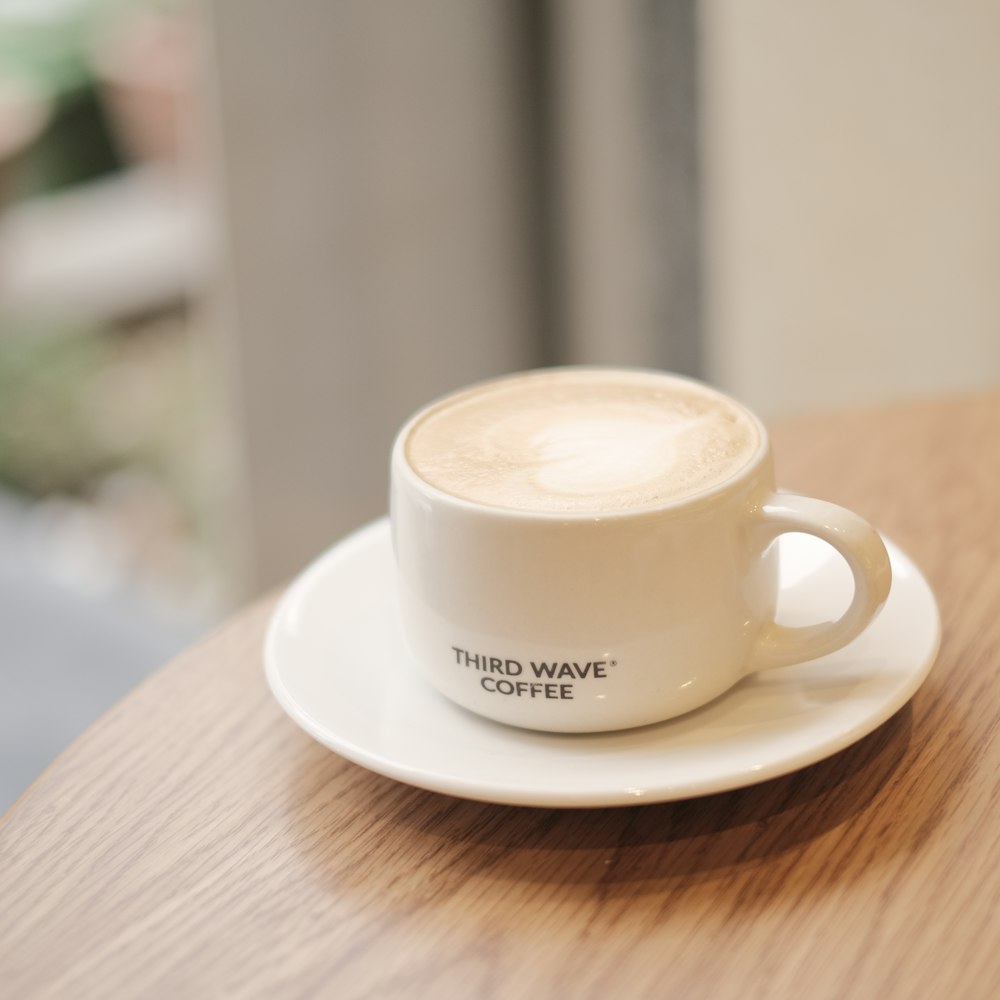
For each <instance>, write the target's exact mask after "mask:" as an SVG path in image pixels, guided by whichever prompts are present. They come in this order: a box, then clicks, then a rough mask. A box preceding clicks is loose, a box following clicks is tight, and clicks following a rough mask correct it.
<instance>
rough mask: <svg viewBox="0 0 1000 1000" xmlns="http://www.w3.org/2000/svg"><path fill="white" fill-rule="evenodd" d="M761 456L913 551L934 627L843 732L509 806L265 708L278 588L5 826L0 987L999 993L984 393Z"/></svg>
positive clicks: (893, 413) (173, 669) (997, 736)
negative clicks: (841, 746) (698, 771)
mask: <svg viewBox="0 0 1000 1000" xmlns="http://www.w3.org/2000/svg"><path fill="white" fill-rule="evenodd" d="M775 449H776V454H777V462H778V470H779V477H780V479H781V480H782V482H783V484H784V485H786V486H788V487H789V488H794V489H800V490H803V491H811V492H814V493H817V494H819V495H821V496H827V497H829V498H831V499H834V500H837V501H839V502H841V503H844V504H847V505H849V506H851V507H853V508H855V509H856V510H858V511H860V512H862V513H863V514H865V515H866V516H868V517H869V518H870V519H871V520H873V521H874V522H875V523H876V524H877V525H879V526H880V527H881V528H882V529H883V530H884V531H885V532H886V533H887V534H889V535H890V536H891V537H892V538H894V539H895V540H896V541H897V542H898V543H899V544H900V545H901V546H902V547H903V548H904V549H905V550H906V551H907V552H909V553H910V555H912V556H913V558H914V559H915V560H916V562H917V563H918V565H920V566H921V567H922V568H923V570H924V571H925V573H926V574H927V576H928V578H929V580H930V582H931V584H932V586H933V587H934V589H935V590H936V592H937V595H938V598H939V600H940V604H941V611H942V616H943V622H944V641H943V645H942V650H941V654H940V657H939V660H938V663H937V666H936V667H935V669H934V670H933V672H932V673H931V676H930V679H929V680H928V682H927V683H926V685H925V686H924V687H923V688H922V689H921V691H920V692H919V693H918V694H917V696H916V697H915V698H914V700H913V701H912V703H911V704H910V705H909V706H907V707H906V708H904V709H903V710H901V711H900V712H899V713H897V715H896V716H895V717H894V718H892V719H891V720H890V721H889V722H887V723H886V724H885V725H884V726H882V727H881V728H880V729H878V730H877V731H876V732H875V733H873V734H872V735H870V736H868V737H867V738H865V739H864V740H862V741H861V742H860V743H858V744H856V745H855V746H854V747H852V748H851V749H849V750H846V751H844V752H843V753H840V754H838V755H837V756H836V757H834V758H832V759H830V760H827V761H825V762H823V763H820V764H817V765H815V766H813V767H810V768H808V769H806V770H804V771H801V772H799V773H797V774H793V775H789V776H788V777H785V778H780V779H777V780H774V781H770V782H767V783H766V784H763V785H758V786H756V787H754V788H749V789H744V790H742V791H737V792H733V793H729V794H724V795H714V796H711V797H708V798H703V799H697V800H692V801H688V802H681V803H675V804H666V805H653V806H642V807H636V808H631V809H609V810H567V811H556V810H545V809H527V808H509V807H501V806H492V805H484V804H479V803H474V802H466V801H461V800H458V799H452V798H449V797H447V796H443V795H438V794H434V793H430V792H423V791H418V790H416V789H413V788H410V787H407V786H404V785H400V784H396V783H395V782H393V781H390V780H388V779H386V778H382V777H379V776H377V775H374V774H371V773H369V772H367V771H364V770H362V769H361V768H359V767H357V766H355V765H353V764H350V763H347V762H346V761H344V760H342V759H340V758H339V757H337V756H335V755H334V754H332V753H330V752H328V751H327V750H324V749H323V748H322V747H320V746H319V745H317V744H315V743H313V742H312V741H311V740H310V739H309V738H308V737H307V736H305V735H304V734H303V733H302V732H300V731H299V730H298V729H297V728H296V727H295V726H294V725H293V724H292V723H291V722H290V721H289V720H288V719H287V718H286V717H285V716H284V715H283V714H282V713H281V711H280V710H279V709H278V707H277V705H276V704H275V703H274V702H273V701H272V699H271V697H270V695H269V693H268V691H267V689H266V687H265V684H264V679H263V675H262V671H261V656H260V648H261V638H262V635H263V630H264V627H265V623H266V621H267V618H268V615H269V614H270V612H271V610H272V608H273V605H274V599H273V598H270V599H268V600H265V601H262V602H261V603H259V604H257V605H255V606H254V607H251V608H250V609H249V610H247V611H246V612H244V613H243V614H240V615H239V616H237V617H236V618H235V619H234V620H233V621H231V622H230V623H229V624H228V625H227V626H225V627H224V628H223V629H221V630H220V631H219V632H217V633H216V634H215V635H214V636H212V637H211V638H209V639H208V640H206V641H205V642H203V643H202V644H201V645H199V646H198V647H196V648H194V649H192V650H191V651H190V652H189V653H187V654H186V655H184V656H182V657H181V658H180V659H178V660H176V661H175V662H173V663H171V664H169V665H168V666H166V667H165V668H163V669H162V670H161V671H160V672H159V673H158V674H157V675H156V676H154V677H153V678H152V679H151V680H149V681H148V682H147V683H145V684H144V685H142V686H141V687H140V688H139V689H138V690H136V691H135V692H134V693H133V694H132V695H131V696H130V697H128V698H126V699H125V700H124V701H123V702H122V703H121V704H120V705H118V706H117V707H116V708H115V709H114V710H112V711H111V712H110V713H109V714H108V715H107V716H105V717H104V718H103V719H102V720H101V721H100V722H99V723H97V724H96V725H95V726H94V727H93V728H92V729H91V730H90V731H89V732H88V733H87V734H86V735H85V736H84V737H83V738H82V739H80V740H79V741H77V743H76V744H75V745H74V746H73V747H71V748H70V749H69V750H68V751H67V752H66V753H65V754H63V756H62V757H61V758H60V759H59V760H58V761H57V762H56V763H55V764H54V765H53V766H52V767H51V768H50V769H49V770H48V772H47V773H46V774H45V775H44V776H43V777H42V778H41V779H40V780H39V781H37V782H36V783H35V785H34V786H33V787H32V788H31V789H30V790H29V791H28V792H27V794H26V795H25V796H24V797H23V798H22V799H21V801H20V802H19V803H18V804H17V805H16V806H15V807H14V809H13V810H12V811H11V812H10V813H9V814H8V816H7V819H6V822H5V824H4V825H3V826H2V828H0V993H2V994H3V995H4V996H5V997H11V998H29V997H30V998H34V997H72V998H84V997H100V998H116V997H120V996H121V997H170V998H190V997H202V996H204V997H222V996H226V997H230V996H232V997H244V996H252V997H257V996H261V997H308V996H318V995H329V996H332V997H337V998H342V1000H348V998H354V997H373V998H381V997H420V998H425V997H445V996H456V997H479V996H483V997H516V998H521V997H532V998H536V997H548V996H557V997H559V998H560V1000H563V998H577V997H596V998H604V997H610V996H619V997H626V998H632V997H657V998H660V997H667V996H676V997H684V998H692V997H711V998H713V1000H715V998H726V997H740V998H748V997H766V998H769V1000H770V998H775V997H789V998H796V1000H798V998H802V997H809V998H811V1000H813V998H824V997H831V998H833V997H836V998H840V997H852V998H854V997H878V998H886V997H900V998H902V997H906V998H910V997H928V998H948V1000H951V998H961V1000H969V998H976V997H982V998H987V997H989V998H993V997H997V996H1000V916H998V915H997V907H998V903H1000V526H998V522H1000V396H996V395H992V396H980V397H976V398H968V399H956V400H945V401H939V402H933V403H926V404H914V405H906V406H900V407H895V408H891V409H885V410H872V411H868V412H854V413H849V414H846V415H838V416H836V417H829V418H828V417H813V418H809V419H804V420H798V421H794V422H786V423H784V424H782V425H780V426H779V427H777V429H776V432H775Z"/></svg>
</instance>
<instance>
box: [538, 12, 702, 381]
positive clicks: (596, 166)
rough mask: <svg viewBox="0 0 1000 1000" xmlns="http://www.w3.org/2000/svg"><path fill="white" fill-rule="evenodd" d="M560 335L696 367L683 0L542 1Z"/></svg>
mask: <svg viewBox="0 0 1000 1000" xmlns="http://www.w3.org/2000/svg"><path fill="white" fill-rule="evenodd" d="M551 9H552V25H551V38H552V46H551V48H552V55H553V91H554V95H553V96H554V105H555V109H556V111H555V113H554V114H553V115H552V118H553V122H554V152H555V156H554V168H553V169H554V179H553V180H552V181H550V187H551V190H552V191H553V194H554V197H555V199H556V201H557V207H556V211H555V218H556V220H557V221H556V229H557V237H556V239H555V241H554V242H555V247H556V253H555V259H556V262H557V263H556V271H557V274H558V285H559V294H558V296H557V301H558V308H557V310H556V311H557V313H558V314H559V317H560V322H559V326H560V335H559V342H560V346H561V354H562V356H563V358H564V359H565V360H567V361H572V362H583V363H592V364H593V363H597V364H631V365H646V366H655V367H659V368H666V369H670V370H674V371H679V372H683V373H686V374H691V375H698V374H700V373H701V347H700V345H701V316H702V302H701V280H700V274H701V254H700V244H701V241H700V235H699V234H700V228H701V198H700V185H699V181H698V168H699V164H698V87H697V80H698V42H697V18H696V5H695V2H694V0H552V4H551Z"/></svg>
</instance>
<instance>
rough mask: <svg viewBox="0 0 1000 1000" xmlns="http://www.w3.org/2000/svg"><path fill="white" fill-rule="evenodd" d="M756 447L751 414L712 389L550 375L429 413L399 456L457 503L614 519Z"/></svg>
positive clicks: (650, 379)
mask: <svg viewBox="0 0 1000 1000" xmlns="http://www.w3.org/2000/svg"><path fill="white" fill-rule="evenodd" d="M759 444H760V439H759V433H758V430H757V427H756V424H755V423H754V422H753V420H752V419H751V418H750V417H749V416H748V414H747V413H745V412H744V411H743V410H742V409H741V408H740V407H738V406H736V405H735V404H733V403H732V402H730V401H729V400H727V399H726V398H725V397H723V396H721V395H719V394H717V393H715V392H714V391H713V390H711V389H708V388H703V387H701V386H699V385H697V384H694V383H690V382H687V381H685V380H683V379H678V378H674V377H671V376H667V375H658V374H655V373H652V372H633V371H617V370H607V369H604V370H602V369H552V370H549V371H541V372H534V373H531V374H528V375H522V376H519V377H516V378H513V379H501V380H499V381H496V382H492V383H487V384H485V385H482V386H479V387H476V388H473V389H470V390H467V391H465V392H462V393H459V394H458V395H456V396H453V397H450V398H449V399H447V400H444V401H443V402H442V403H440V404H438V405H437V406H436V407H432V408H431V409H430V410H429V411H428V412H427V413H426V414H424V416H423V417H422V418H421V419H420V420H419V421H418V422H417V423H416V424H415V426H414V427H413V428H412V429H411V431H410V434H409V437H408V439H407V441H406V456H407V458H408V460H409V462H410V465H411V467H412V468H413V469H414V471H416V473H417V474H418V475H419V476H420V477H421V478H423V479H424V480H425V481H426V482H428V483H430V484H431V485H432V486H434V487H436V488H437V489H439V490H442V491H443V492H445V493H449V494H451V495H453V496H456V497H459V498H461V499H464V500H470V501H473V502H477V503H483V504H489V505H491V506H495V507H505V508H510V509H514V510H525V511H539V512H560V511H562V512H595V513H597V512H600V513H611V512H614V511H622V510H632V509H637V508H643V507H650V506H655V505H657V504H661V503H667V502H670V501H672V500H679V499H682V498H684V497H687V496H692V495H694V494H696V493H699V492H702V491H703V490H707V489H711V488H712V487H713V486H717V485H719V484H720V483H722V482H725V481H726V480H727V479H729V478H730V477H732V476H733V475H735V474H736V473H737V472H738V471H739V470H740V469H741V468H743V467H744V466H745V465H746V464H747V463H748V462H749V461H750V459H751V458H752V457H753V456H754V455H755V454H756V452H757V449H758V447H759Z"/></svg>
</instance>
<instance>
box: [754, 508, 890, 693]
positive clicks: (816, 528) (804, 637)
mask: <svg viewBox="0 0 1000 1000" xmlns="http://www.w3.org/2000/svg"><path fill="white" fill-rule="evenodd" d="M757 514H758V517H759V518H760V519H761V520H760V521H759V522H758V528H759V530H760V531H762V532H763V533H764V535H765V537H768V536H769V538H770V539H771V540H773V539H775V538H777V537H778V536H779V535H781V534H784V533H785V532H789V531H800V532H804V533H805V534H807V535H815V536H816V537H817V538H821V539H822V540H823V541H824V542H827V543H829V544H830V545H832V546H833V547H834V548H835V549H836V550H837V551H838V552H839V553H840V555H841V556H843V557H844V559H845V560H846V562H847V565H848V566H849V567H850V569H851V573H852V574H853V575H854V597H853V599H852V600H851V605H850V607H849V608H848V609H847V610H846V611H845V612H844V613H843V614H842V615H841V616H840V618H838V619H837V620H836V621H830V622H822V623H819V624H816V625H805V626H800V627H798V628H789V627H787V626H785V625H779V624H777V622H771V623H770V624H768V625H765V626H764V628H763V630H762V631H761V634H760V637H759V639H758V641H757V647H756V649H755V651H754V654H753V656H752V658H751V661H750V664H749V666H748V669H747V672H748V673H755V672H756V671H758V670H767V669H768V668H770V667H782V666H787V665H788V664H792V663H801V662H802V661H803V660H813V659H815V658H816V657H818V656H825V655H826V654H827V653H832V652H833V651H834V650H836V649H840V647H841V646H846V645H847V643H849V642H850V641H851V640H852V639H854V638H855V637H856V636H857V635H858V634H859V633H860V632H861V631H862V630H863V629H864V628H865V627H866V626H867V625H868V623H869V622H870V621H871V620H872V619H873V618H874V617H875V615H876V614H877V612H878V611H879V609H880V608H881V607H882V605H883V604H884V603H885V599H886V598H887V597H888V596H889V586H890V584H891V582H892V569H891V567H890V565H889V553H888V552H886V549H885V544H884V543H883V541H882V539H881V537H880V536H879V533H878V532H877V531H876V530H875V529H874V528H873V527H872V526H871V525H870V524H868V522H867V521H865V520H864V519H863V518H861V517H859V516H858V515H857V514H855V513H853V512H852V511H849V510H846V509H845V508H843V507H838V506H837V505H836V504H832V503H827V502H826V501H825V500H816V499H815V498H813V497H804V496H800V495H798V494H797V493H781V492H779V493H774V494H772V495H771V497H770V498H769V499H768V500H767V502H765V503H763V504H762V505H761V506H760V508H758V511H757Z"/></svg>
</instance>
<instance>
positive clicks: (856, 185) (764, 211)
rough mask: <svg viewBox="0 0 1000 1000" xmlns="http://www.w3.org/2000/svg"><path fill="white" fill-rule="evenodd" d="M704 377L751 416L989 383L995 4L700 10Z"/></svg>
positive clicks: (995, 323) (996, 201) (995, 293)
mask: <svg viewBox="0 0 1000 1000" xmlns="http://www.w3.org/2000/svg"><path fill="white" fill-rule="evenodd" d="M701 53H702V67H701V80H702V98H703V99H702V107H701V122H702V135H703V137H704V141H703V147H702V163H703V169H704V190H705V199H704V211H705V218H706V230H705V232H706V237H707V251H706V255H705V275H704V279H705V282H706V306H707V309H708V325H707V332H706V339H707V343H706V357H707V362H706V374H707V376H708V377H709V378H711V379H713V380H714V381H717V382H719V383H720V384H722V385H724V386H725V387H727V388H728V389H730V390H731V391H733V392H735V393H737V394H738V395H740V396H741V397H742V398H743V399H745V400H746V401H747V402H748V403H749V404H751V405H754V406H756V407H758V408H759V409H761V410H762V411H763V412H765V413H778V412H784V411H793V410H804V409H807V408H814V407H826V406H834V405H841V404H851V403H860V402H867V401H880V400H886V399H893V398H898V397H905V396H912V395H917V394H922V393H940V392H946V391H952V390H962V389H974V388H977V387H981V386H996V385H998V384H1000V4H997V3H996V2H992V0H959V2H955V3H947V4H945V3H932V2H918V3H915V2H912V0H865V2H862V0H848V2H844V3H836V4H832V3H816V2H809V3H791V2H787V0H755V2H754V3H745V2H742V0H704V2H703V3H702V4H701Z"/></svg>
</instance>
